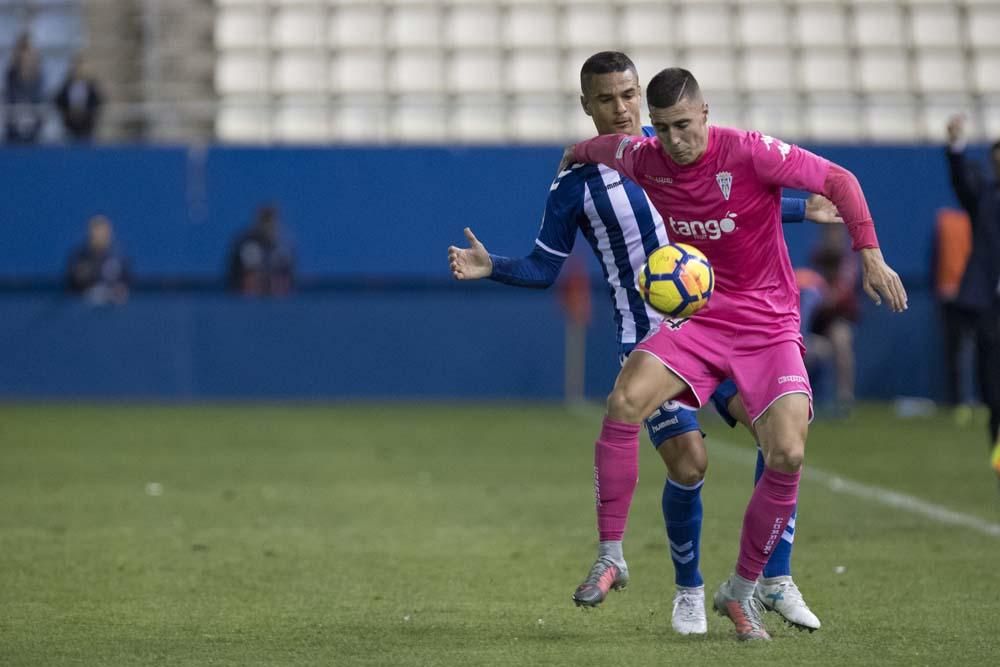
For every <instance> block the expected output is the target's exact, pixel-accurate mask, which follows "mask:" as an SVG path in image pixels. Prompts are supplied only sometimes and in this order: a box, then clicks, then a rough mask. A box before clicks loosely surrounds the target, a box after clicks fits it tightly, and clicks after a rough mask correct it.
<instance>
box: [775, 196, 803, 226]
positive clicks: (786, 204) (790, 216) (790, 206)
mask: <svg viewBox="0 0 1000 667" xmlns="http://www.w3.org/2000/svg"><path fill="white" fill-rule="evenodd" d="M805 219H806V200H805V199H799V198H798V197H782V198H781V222H783V223H785V224H788V223H790V222H805Z"/></svg>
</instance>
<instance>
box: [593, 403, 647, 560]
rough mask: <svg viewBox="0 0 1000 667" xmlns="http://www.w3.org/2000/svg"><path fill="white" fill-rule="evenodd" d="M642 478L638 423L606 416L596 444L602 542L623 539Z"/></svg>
mask: <svg viewBox="0 0 1000 667" xmlns="http://www.w3.org/2000/svg"><path fill="white" fill-rule="evenodd" d="M638 481H639V425H638V424H626V423H625V422H618V421H615V420H613V419H610V418H608V417H605V418H604V424H603V425H602V426H601V435H600V437H599V438H598V439H597V442H596V443H594V496H596V498H597V532H598V533H600V536H601V541H602V542H606V541H608V540H614V541H621V539H622V535H624V534H625V524H626V523H627V522H628V510H629V507H631V505H632V493H633V492H634V491H635V485H636V482H638Z"/></svg>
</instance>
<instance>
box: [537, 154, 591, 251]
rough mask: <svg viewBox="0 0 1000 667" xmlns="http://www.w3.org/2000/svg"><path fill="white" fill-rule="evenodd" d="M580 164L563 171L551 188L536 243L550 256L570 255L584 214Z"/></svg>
mask: <svg viewBox="0 0 1000 667" xmlns="http://www.w3.org/2000/svg"><path fill="white" fill-rule="evenodd" d="M579 169H580V168H579V167H577V168H570V169H567V170H566V171H563V172H561V173H560V174H559V175H558V176H557V177H556V180H555V181H554V182H553V183H552V187H550V188H549V196H548V199H546V201H545V213H544V215H543V216H542V226H541V228H540V229H539V230H538V238H537V240H536V241H535V245H536V246H539V247H540V248H542V249H543V250H545V251H546V252H548V253H549V254H551V255H555V256H559V257H562V258H564V259H565V258H566V257H569V254H570V253H571V252H573V243H574V242H575V241H576V230H577V229H578V228H579V222H578V220H579V217H580V216H581V215H583V192H584V179H583V177H582V176H581V175H580V173H579Z"/></svg>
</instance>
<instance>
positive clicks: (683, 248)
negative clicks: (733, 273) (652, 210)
mask: <svg viewBox="0 0 1000 667" xmlns="http://www.w3.org/2000/svg"><path fill="white" fill-rule="evenodd" d="M636 286H637V287H638V288H639V293H640V294H642V298H643V299H644V300H645V301H646V303H648V304H649V305H650V306H652V307H653V308H654V309H655V310H657V311H659V312H660V313H662V314H664V315H666V316H667V317H672V318H681V317H691V316H692V315H694V314H695V313H696V312H698V311H699V310H701V309H702V308H703V307H704V306H705V304H706V303H708V299H709V297H711V296H712V290H713V289H715V274H714V273H713V271H712V265H711V264H709V262H708V258H706V257H705V255H704V254H703V253H702V252H701V251H700V250H698V249H697V248H695V247H694V246H690V245H687V244H685V243H671V244H669V245H665V246H661V247H659V248H657V249H656V250H654V251H653V252H651V253H650V254H649V257H647V258H646V263H645V264H643V265H642V269H641V270H640V271H639V275H638V276H637V278H636Z"/></svg>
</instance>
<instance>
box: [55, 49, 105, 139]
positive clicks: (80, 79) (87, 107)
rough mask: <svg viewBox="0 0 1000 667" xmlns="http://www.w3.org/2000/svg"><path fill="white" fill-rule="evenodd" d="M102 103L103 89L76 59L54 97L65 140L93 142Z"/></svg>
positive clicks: (83, 64) (77, 58) (82, 62)
mask: <svg viewBox="0 0 1000 667" xmlns="http://www.w3.org/2000/svg"><path fill="white" fill-rule="evenodd" d="M103 103H104V98H103V97H102V95H101V89H100V87H99V86H98V85H97V82H96V81H95V80H94V78H93V77H92V76H91V75H90V72H89V71H88V69H87V65H86V63H85V62H84V60H83V58H82V57H81V56H77V57H76V58H75V59H74V60H73V64H72V66H71V67H70V69H69V72H68V73H67V74H66V80H65V81H63V84H62V85H61V86H60V87H59V92H57V93H56V98H55V104H56V108H57V109H59V115H60V117H61V118H62V123H63V127H64V128H65V130H66V137H67V138H68V139H70V140H72V141H90V140H91V139H92V138H93V136H94V130H95V128H96V126H97V118H98V116H99V115H100V110H101V105H102V104H103Z"/></svg>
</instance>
